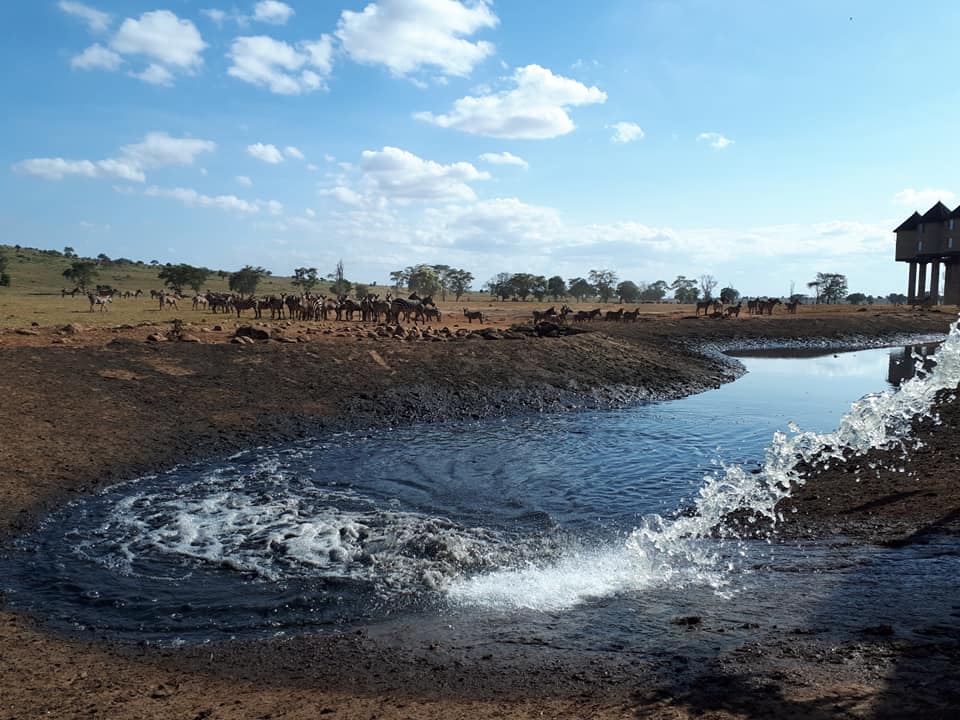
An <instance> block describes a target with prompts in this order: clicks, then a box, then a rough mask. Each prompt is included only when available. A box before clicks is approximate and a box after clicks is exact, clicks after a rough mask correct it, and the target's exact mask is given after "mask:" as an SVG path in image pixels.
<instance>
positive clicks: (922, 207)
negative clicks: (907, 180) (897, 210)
mask: <svg viewBox="0 0 960 720" xmlns="http://www.w3.org/2000/svg"><path fill="white" fill-rule="evenodd" d="M938 200H939V201H940V202H942V203H944V204H945V205H950V206H951V207H952V206H953V204H954V203H955V202H956V201H957V196H956V194H955V193H953V192H951V191H949V190H932V189H930V190H914V189H913V188H904V189H903V190H901V191H900V192H898V193H897V194H896V195H894V196H893V202H894V204H896V205H905V206H906V207H910V208H914V209H915V210H919V211H920V212H921V213H924V212H926V211H927V210H929V209H930V208H931V207H933V206H934V205H936V204H937V201H938Z"/></svg>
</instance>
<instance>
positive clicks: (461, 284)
mask: <svg viewBox="0 0 960 720" xmlns="http://www.w3.org/2000/svg"><path fill="white" fill-rule="evenodd" d="M447 283H448V287H449V288H450V292H452V293H453V294H454V296H455V297H456V298H457V302H459V301H460V298H461V297H462V296H463V294H464V293H466V292H469V291H470V285H471V284H472V283H473V275H472V274H471V273H469V272H467V271H466V270H458V269H457V268H452V269H450V270H449V271H448V272H447Z"/></svg>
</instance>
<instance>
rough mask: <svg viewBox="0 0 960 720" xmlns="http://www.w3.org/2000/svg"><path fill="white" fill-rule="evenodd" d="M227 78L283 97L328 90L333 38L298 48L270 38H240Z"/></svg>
mask: <svg viewBox="0 0 960 720" xmlns="http://www.w3.org/2000/svg"><path fill="white" fill-rule="evenodd" d="M227 57H228V58H229V59H230V62H231V65H230V67H229V69H228V70H227V74H228V75H230V76H232V77H235V78H237V79H238V80H242V81H244V82H247V83H250V84H251V85H257V86H261V87H265V88H267V89H268V90H270V92H273V93H277V94H279V95H299V94H301V93H308V92H311V91H313V90H318V89H320V88H323V87H325V84H324V83H325V80H326V78H327V77H329V75H330V72H331V70H332V69H333V43H332V41H331V39H330V36H329V35H323V36H322V37H321V38H320V39H319V40H316V41H312V42H302V43H299V44H298V45H297V46H296V47H294V46H293V45H289V44H287V43H285V42H282V41H280V40H274V39H273V38H271V37H267V36H266V35H257V36H253V37H238V38H236V39H235V40H234V41H233V44H232V45H231V46H230V51H229V52H228V53H227Z"/></svg>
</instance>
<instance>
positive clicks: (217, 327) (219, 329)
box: [213, 325, 223, 332]
mask: <svg viewBox="0 0 960 720" xmlns="http://www.w3.org/2000/svg"><path fill="white" fill-rule="evenodd" d="M213 331H214V332H223V325H214V326H213Z"/></svg>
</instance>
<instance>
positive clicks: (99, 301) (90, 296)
mask: <svg viewBox="0 0 960 720" xmlns="http://www.w3.org/2000/svg"><path fill="white" fill-rule="evenodd" d="M87 300H89V301H90V312H93V306H94V305H99V306H100V312H106V310H107V305H109V304H110V303H111V302H112V301H113V298H112V297H110V296H109V295H104V296H100V295H95V294H94V293H87Z"/></svg>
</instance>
